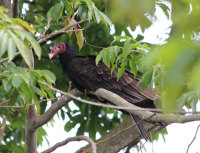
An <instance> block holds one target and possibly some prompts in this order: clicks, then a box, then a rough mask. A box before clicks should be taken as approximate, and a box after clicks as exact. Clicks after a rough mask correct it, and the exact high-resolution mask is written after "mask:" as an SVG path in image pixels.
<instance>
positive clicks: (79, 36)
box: [76, 30, 84, 51]
mask: <svg viewBox="0 0 200 153" xmlns="http://www.w3.org/2000/svg"><path fill="white" fill-rule="evenodd" d="M76 39H77V44H78V46H79V51H80V50H81V48H82V47H83V43H84V37H83V31H82V30H80V31H78V32H77V33H76Z"/></svg>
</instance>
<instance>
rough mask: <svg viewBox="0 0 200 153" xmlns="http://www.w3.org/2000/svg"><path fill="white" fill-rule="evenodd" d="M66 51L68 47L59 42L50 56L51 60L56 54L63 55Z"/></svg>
mask: <svg viewBox="0 0 200 153" xmlns="http://www.w3.org/2000/svg"><path fill="white" fill-rule="evenodd" d="M65 51H66V45H65V44H64V43H62V42H59V43H57V44H55V45H54V47H53V49H52V50H51V53H50V54H49V58H50V59H51V58H52V57H53V56H54V55H56V54H62V53H64V52H65Z"/></svg>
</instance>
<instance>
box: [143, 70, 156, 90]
mask: <svg viewBox="0 0 200 153" xmlns="http://www.w3.org/2000/svg"><path fill="white" fill-rule="evenodd" d="M153 70H154V68H153V67H152V68H150V69H149V70H148V71H147V72H146V73H145V75H144V80H143V82H142V90H143V91H144V90H145V89H146V88H147V86H148V84H149V83H151V80H152V75H153Z"/></svg>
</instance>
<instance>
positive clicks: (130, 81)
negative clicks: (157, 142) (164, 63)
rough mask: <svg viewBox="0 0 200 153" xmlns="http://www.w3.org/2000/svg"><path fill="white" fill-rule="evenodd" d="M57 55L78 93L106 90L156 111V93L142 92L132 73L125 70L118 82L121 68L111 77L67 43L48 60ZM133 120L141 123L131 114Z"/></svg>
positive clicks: (141, 128)
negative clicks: (99, 89)
mask: <svg viewBox="0 0 200 153" xmlns="http://www.w3.org/2000/svg"><path fill="white" fill-rule="evenodd" d="M56 54H59V59H60V63H61V65H62V68H63V71H64V72H65V73H66V74H67V76H68V77H69V79H70V80H71V82H72V84H73V86H74V87H75V88H77V89H78V90H79V91H81V92H85V91H96V90H97V89H98V88H104V89H106V90H109V91H111V92H113V93H115V94H117V95H119V96H120V97H122V98H124V99H125V100H127V101H128V102H130V103H133V104H134V105H136V106H139V107H142V108H155V104H154V100H155V99H156V91H154V92H153V93H152V92H151V91H150V89H149V88H147V89H146V90H145V91H144V92H142V87H141V84H139V85H137V84H138V82H139V79H138V78H135V77H134V76H133V74H132V73H130V72H129V71H127V70H125V72H124V73H123V75H122V76H121V77H120V78H119V80H118V81H117V72H118V68H119V67H116V68H115V70H114V71H113V73H112V75H111V69H110V68H108V67H107V66H106V65H105V64H104V63H103V62H102V61H100V62H99V63H98V66H96V63H95V58H96V56H80V55H78V54H77V53H76V51H75V50H74V48H73V47H72V46H70V45H69V44H68V43H61V42H60V43H57V44H55V46H54V47H53V49H52V50H51V53H50V55H49V58H50V59H51V58H52V57H53V56H54V55H56ZM88 96H89V95H88ZM96 98H97V97H96ZM97 99H98V98H97ZM131 117H132V118H133V119H134V121H135V122H136V123H137V122H139V121H140V118H139V117H138V116H136V115H134V114H131ZM137 126H138V129H139V131H140V132H141V134H142V136H143V137H144V138H145V139H146V140H148V139H149V135H148V133H147V131H146V130H145V128H144V126H143V124H142V123H139V124H137Z"/></svg>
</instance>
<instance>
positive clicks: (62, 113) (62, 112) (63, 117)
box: [61, 109, 65, 120]
mask: <svg viewBox="0 0 200 153" xmlns="http://www.w3.org/2000/svg"><path fill="white" fill-rule="evenodd" d="M61 117H62V119H63V120H65V112H64V111H63V109H61Z"/></svg>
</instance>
